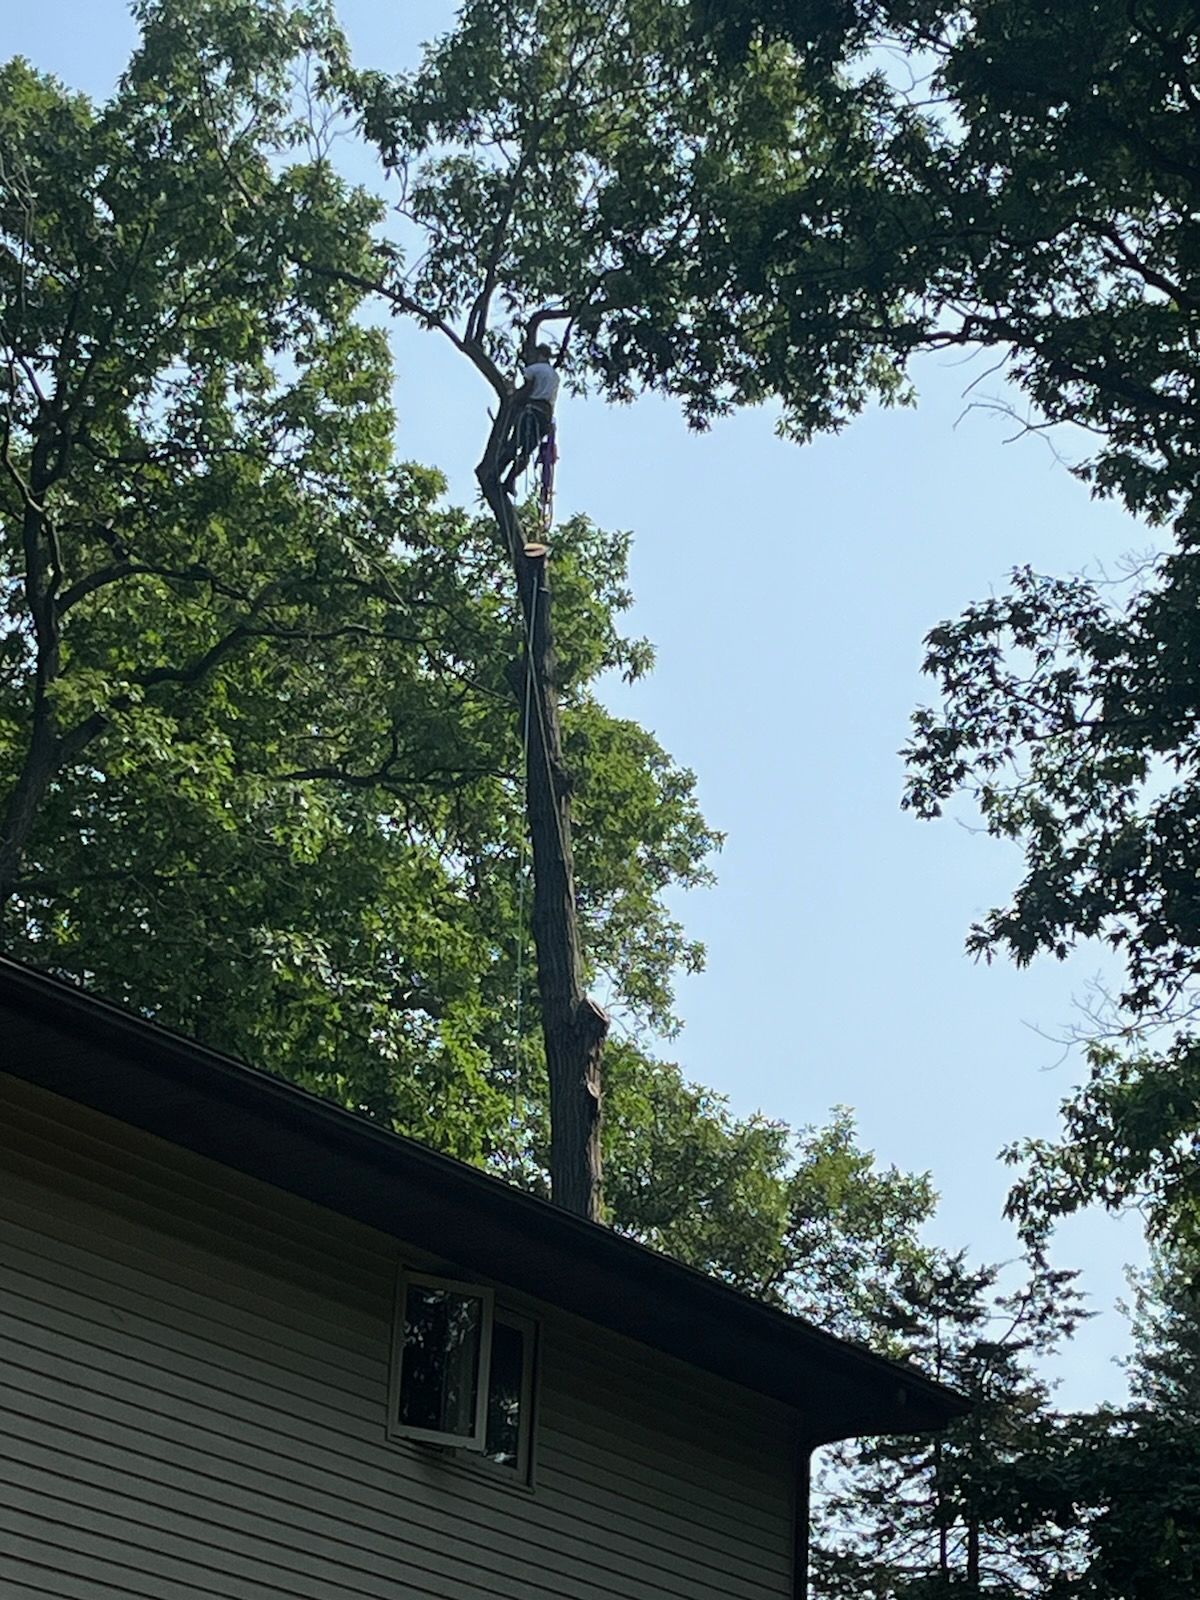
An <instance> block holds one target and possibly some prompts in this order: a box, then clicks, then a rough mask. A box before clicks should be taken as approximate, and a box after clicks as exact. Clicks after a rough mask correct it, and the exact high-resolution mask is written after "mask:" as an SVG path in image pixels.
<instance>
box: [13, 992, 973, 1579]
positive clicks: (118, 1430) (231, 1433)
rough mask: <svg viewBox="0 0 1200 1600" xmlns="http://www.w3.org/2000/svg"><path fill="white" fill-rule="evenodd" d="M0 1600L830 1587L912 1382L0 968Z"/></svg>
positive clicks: (487, 1182)
mask: <svg viewBox="0 0 1200 1600" xmlns="http://www.w3.org/2000/svg"><path fill="white" fill-rule="evenodd" d="M0 1317H2V1318H3V1338H2V1340H0V1591H2V1593H3V1595H4V1600H33V1597H34V1596H37V1597H39V1600H40V1597H44V1596H51V1595H53V1596H70V1597H76V1600H118V1597H121V1600H124V1597H132V1596H143V1597H150V1600H212V1597H221V1600H282V1597H285V1596H286V1597H303V1600H358V1597H372V1600H383V1597H388V1600H396V1597H400V1596H403V1597H406V1600H407V1597H413V1600H426V1597H428V1600H477V1597H478V1600H493V1597H494V1600H561V1597H564V1596H570V1597H571V1600H709V1597H711V1600H717V1597H718V1596H720V1597H721V1600H767V1597H788V1600H791V1597H794V1596H796V1595H800V1594H803V1592H804V1584H805V1548H806V1522H807V1514H806V1507H807V1487H806V1484H807V1476H806V1475H807V1462H808V1457H809V1452H810V1451H811V1450H812V1448H813V1447H814V1446H815V1445H817V1444H819V1443H822V1442H826V1441H829V1440H833V1439H838V1438H842V1437H846V1436H849V1435H856V1434H870V1433H878V1432H913V1431H920V1430H926V1429H933V1428H938V1427H940V1426H942V1425H943V1424H945V1423H946V1422H947V1421H948V1420H949V1419H950V1418H951V1417H952V1416H954V1415H957V1414H959V1413H960V1412H962V1411H963V1410H964V1409H965V1405H964V1402H963V1401H962V1400H961V1399H960V1398H959V1397H958V1396H957V1395H955V1394H953V1393H952V1392H951V1391H949V1390H947V1389H945V1388H943V1387H942V1386H940V1385H939V1384H936V1383H933V1382H931V1381H930V1380H928V1379H927V1378H925V1377H923V1376H921V1374H919V1373H918V1372H916V1371H914V1370H912V1369H910V1368H908V1367H905V1366H902V1365H898V1364H896V1363H893V1362H889V1361H885V1360H881V1359H879V1358H878V1357H875V1356H873V1355H870V1354H868V1353H867V1352H865V1351H863V1350H861V1349H859V1348H857V1347H855V1346H853V1345H851V1344H848V1343H845V1342H843V1341H841V1340H839V1339H836V1338H833V1337H832V1336H830V1335H828V1334H825V1333H823V1332H821V1331H820V1330H819V1329H817V1328H815V1327H813V1326H811V1325H810V1324H808V1323H806V1322H804V1321H802V1320H801V1319H799V1318H797V1317H792V1316H788V1315H786V1314H784V1313H782V1312H780V1311H777V1310H774V1309H771V1308H769V1307H767V1306H764V1305H761V1304H759V1303H757V1302H755V1301H752V1300H750V1299H748V1298H746V1297H745V1296H743V1295H740V1294H738V1293H736V1292H734V1291H733V1290H731V1289H729V1288H728V1287H726V1286H725V1285H723V1284H721V1283H719V1282H716V1281H714V1280H711V1279H709V1278H706V1277H705V1276H703V1275H701V1274H700V1273H697V1272H693V1271H691V1270H690V1269H688V1268H686V1267H683V1266H681V1265H679V1264H678V1263H676V1262H674V1261H671V1260H669V1259H667V1258H665V1257H663V1256H660V1255H658V1254H655V1253H654V1252H653V1251H650V1250H647V1249H645V1248H643V1247H642V1246H640V1245H638V1244H636V1243H633V1242H631V1241H629V1240H627V1239H623V1238H620V1237H618V1236H617V1235H616V1234H614V1233H611V1232H609V1231H608V1230H606V1229H604V1228H601V1227H598V1226H596V1225H595V1224H592V1223H589V1222H585V1221H583V1220H581V1219H580V1218H577V1217H574V1216H571V1215H568V1214H566V1213H564V1212H562V1211H559V1210H557V1209H556V1208H555V1207H553V1206H551V1205H548V1204H546V1203H545V1202H542V1201H540V1200H537V1199H535V1198H532V1197H531V1196H528V1195H525V1194H522V1193H520V1192H518V1191H517V1190H514V1189H512V1188H510V1187H508V1186H506V1185H505V1184H503V1183H500V1182H498V1181H496V1180H495V1179H493V1178H490V1177H488V1176H486V1175H485V1174H483V1173H480V1172H477V1171H475V1170H473V1169H471V1168H469V1167H466V1166H464V1165H462V1164H461V1163H458V1162H455V1161H452V1160H449V1159H446V1158H445V1157H442V1156H439V1155H437V1154H435V1153H433V1152H432V1151H430V1150H428V1149H425V1148H423V1147H422V1146H420V1145H417V1144H415V1143H413V1142H411V1141H409V1140H406V1139H402V1138H398V1137H396V1136H395V1135H393V1134H390V1133H387V1132H385V1131H383V1130H381V1129H380V1128H378V1127H376V1126H374V1125H372V1124H371V1123H369V1122H368V1121H366V1120H364V1119H362V1118H358V1117H355V1116H353V1115H350V1114H348V1113H346V1112H344V1111H341V1110H339V1109H337V1108H336V1107H334V1106H331V1105H329V1104H326V1103H324V1102H323V1101H320V1100H318V1099H315V1098H314V1097H312V1096H310V1095H308V1094H305V1093H303V1092H302V1091H300V1090H298V1089H296V1088H293V1087H292V1086H290V1085H288V1084H286V1083H283V1082H281V1081H279V1080H278V1079H275V1078H273V1077H270V1076H267V1075H265V1074H263V1073H260V1072H256V1071H254V1070H252V1069H251V1068H249V1067H245V1066H242V1065H240V1064H239V1063H237V1062H235V1061H232V1060H229V1059H228V1058H225V1057H223V1056H220V1055H217V1054H215V1053H213V1052H212V1051H209V1050H206V1049H203V1048H201V1047H200V1046H198V1045H196V1044H194V1043H191V1042H189V1041H188V1040H186V1039H183V1038H181V1037H178V1036H176V1035H173V1034H171V1033H168V1032H166V1031H164V1030H162V1029H159V1028H157V1027H154V1026H151V1025H149V1024H147V1023H146V1022H144V1021H142V1020H140V1019H138V1018H136V1017H133V1016H131V1015H129V1014H127V1013H124V1012H122V1011H119V1010H117V1009H115V1008H114V1007H111V1006H108V1005H106V1004H104V1003H103V1002H101V1001H98V1000H96V999H93V998H91V997H90V996H88V995H85V994H83V993H81V992H80V991H79V990H77V989H75V988H73V987H71V986H69V985H65V984H62V983H59V982H56V981H54V980H52V979H49V978H46V977H44V976H42V975H39V974H37V973H34V972H33V971H31V970H29V969H28V968H25V967H22V966H19V965H16V964H14V963H11V962H0Z"/></svg>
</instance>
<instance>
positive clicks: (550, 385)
mask: <svg viewBox="0 0 1200 1600" xmlns="http://www.w3.org/2000/svg"><path fill="white" fill-rule="evenodd" d="M553 362H554V352H553V350H551V348H550V346H549V345H548V344H539V345H538V346H537V348H536V349H535V350H534V352H533V360H532V361H530V362H529V364H528V365H527V366H526V367H525V368H524V369H523V371H522V373H521V376H522V378H523V379H524V382H523V383H522V385H521V387H520V388H519V389H518V390H517V392H516V394H515V395H513V401H512V403H513V420H512V429H511V431H510V433H509V436H508V441H507V443H506V444H505V446H504V449H503V451H502V452H501V455H500V460H499V462H498V469H499V471H501V472H504V470H505V468H506V467H507V468H508V473H507V475H506V477H505V478H504V492H505V494H507V495H515V494H516V492H517V480H518V478H519V477H520V476H521V474H522V473H523V472H524V471H525V469H526V468H527V467H528V465H529V463H530V461H531V460H532V459H533V456H534V452H535V451H537V452H540V451H541V449H542V447H543V446H545V445H547V444H552V441H553V438H554V403H555V401H556V400H557V399H558V384H559V378H558V373H557V372H556V371H555V370H554V364H553Z"/></svg>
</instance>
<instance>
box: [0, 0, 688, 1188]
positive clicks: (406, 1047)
mask: <svg viewBox="0 0 1200 1600" xmlns="http://www.w3.org/2000/svg"><path fill="white" fill-rule="evenodd" d="M140 17H141V21H142V24H143V41H142V45H141V47H140V49H139V51H138V53H137V55H136V56H135V58H134V60H133V62H132V63H131V66H130V69H129V71H128V73H127V74H126V76H125V78H124V79H123V81H122V85H121V87H120V88H119V89H118V91H117V94H116V95H115V97H114V99H113V100H112V101H111V102H110V103H109V104H108V105H106V106H103V107H100V108H93V107H91V106H90V105H88V104H87V103H86V102H85V101H84V100H82V99H81V98H80V97H77V96H71V95H69V94H68V93H67V92H66V91H65V90H63V89H62V88H61V87H60V86H59V85H57V84H55V83H54V82H53V81H52V80H50V79H47V78H45V77H44V76H41V75H39V74H37V73H36V72H35V71H34V70H33V69H32V68H31V67H29V66H27V65H26V64H25V63H22V62H14V63H10V64H9V65H8V66H7V67H6V68H4V69H3V74H4V87H5V91H6V92H5V94H4V96H3V102H4V103H3V107H2V108H0V119H3V121H2V126H0V135H2V138H3V150H4V167H3V192H2V199H3V208H4V209H3V213H2V222H3V236H2V238H0V246H2V249H0V271H2V272H3V273H4V274H5V276H6V288H7V290H8V291H9V292H8V294H7V298H6V306H7V310H6V313H5V321H4V324H3V335H4V339H5V351H6V358H7V365H6V368H5V371H6V375H7V376H6V388H5V390H4V397H3V398H4V424H5V427H6V435H5V446H6V464H7V472H6V477H5V480H4V483H3V486H2V489H0V493H2V495H3V500H2V502H0V536H2V554H0V559H2V561H3V573H4V599H5V608H6V611H5V619H6V620H5V626H4V632H3V640H2V646H0V648H2V652H3V655H2V661H3V671H2V676H0V793H3V795H4V796H5V799H6V802H7V812H6V820H5V830H4V833H5V843H6V847H7V855H6V857H5V865H6V879H5V885H4V887H5V889H6V891H7V893H6V906H5V912H4V919H5V920H4V937H5V941H6V946H7V948H8V949H9V950H10V951H11V952H13V953H14V954H17V955H21V956H24V957H26V958H28V959H32V960H34V961H37V962H39V963H40V964H43V965H48V966H51V967H53V968H54V969H55V970H57V971H60V972H63V973H66V974H68V975H72V976H77V977H79V978H81V979H84V980H86V981H88V982H89V983H92V984H94V985H96V986H97V987H99V988H100V989H101V990H102V991H103V992H105V993H108V994H110V995H112V996H113V997H114V998H116V999H120V1000H125V1001H126V1002H128V1003H130V1004H133V1005H135V1006H137V1007H138V1008H140V1009H142V1010H143V1011H145V1012H147V1013H148V1014H151V1015H154V1016H156V1017H158V1018H159V1019H160V1020H163V1021H165V1022H168V1023H171V1024H173V1025H175V1026H178V1027H182V1028H185V1029H187V1030H188V1031H190V1032H192V1033H194V1034H197V1035H199V1036H201V1037H204V1038H206V1039H207V1040H208V1041H209V1042H211V1043H213V1044H215V1045H218V1046H221V1047H223V1048H226V1049H230V1050H234V1051H236V1052H238V1053H241V1054H245V1055H248V1056H250V1057H251V1058H253V1059H255V1060H256V1061H258V1062H259V1063H260V1064H262V1065H264V1066H267V1067H272V1068H275V1069H276V1070H283V1071H289V1072H290V1073H292V1075H294V1076H298V1077H300V1079H301V1081H303V1082H305V1083H307V1084H309V1085H310V1086H311V1087H315V1088H319V1089H321V1090H322V1091H323V1092H328V1093H332V1094H334V1095H336V1096H337V1097H338V1098H340V1099H342V1100H343V1101H344V1102H345V1103H347V1104H351V1105H354V1106H357V1107H360V1108H362V1109H364V1110H367V1111H369V1112H370V1113H371V1114H373V1115H376V1116H380V1117H383V1118H385V1119H387V1120H390V1121H392V1122H393V1123H395V1124H396V1125H398V1126H401V1127H403V1128H405V1129H407V1130H408V1131H409V1132H412V1133H415V1134H418V1135H420V1136H423V1137H426V1138H430V1139H432V1140H434V1141H436V1142H438V1143H440V1144H441V1145H443V1147H445V1148H448V1149H450V1150H453V1151H454V1152H455V1153H457V1154H460V1155H463V1156H466V1157H468V1158H471V1159H484V1158H487V1157H488V1156H489V1155H495V1156H496V1158H497V1159H501V1158H502V1157H503V1158H504V1159H507V1158H508V1152H509V1151H510V1149H511V1145H512V1142H513V1137H512V1130H511V1128H510V1126H509V1122H510V1114H509V1113H510V1107H511V1105H512V1093H513V1088H514V1085H513V1082H512V1072H513V1062H512V1040H513V1037H514V1028H515V1016H514V996H515V992H516V989H517V977H516V964H517V950H518V946H519V945H520V946H521V948H522V958H521V959H522V964H523V967H524V970H525V973H526V974H528V972H529V970H530V955H529V952H528V950H527V949H525V948H524V945H525V941H524V939H523V938H522V937H520V936H519V931H518V930H519V923H518V916H517V910H518V908H517V903H516V902H517V886H518V883H519V880H520V873H521V838H522V832H523V828H522V820H521V809H520V776H519V761H520V750H519V742H518V735H517V732H516V727H515V723H516V718H515V716H514V714H513V695H512V686H511V670H512V663H513V660H514V657H515V656H516V654H517V649H518V639H519V634H518V631H517V629H516V626H515V622H514V617H513V607H512V604H511V601H510V600H509V598H508V597H507V594H506V592H505V589H504V586H503V584H502V582H501V581H500V578H499V577H498V574H497V561H496V556H495V551H494V547H493V545H492V543H491V535H490V533H489V531H488V530H487V528H486V527H485V526H484V525H482V524H479V523H477V522H475V521H474V520H473V519H472V518H470V517H468V516H466V515H464V514H463V513H461V512H457V511H452V510H446V509H444V508H443V507H442V506H441V504H440V495H441V490H442V484H441V480H440V479H439V478H438V477H437V475H436V474H435V473H431V472H429V471H427V470H425V469H420V468H416V467H413V466H404V465H400V464H398V463H397V462H396V461H395V459H394V455H393V443H392V432H393V417H392V413H391V410H390V405H389V401H388V395H389V390H390V385H391V381H392V370H391V361H390V356H389V352H388V350H387V346H386V343H385V341H384V339H383V338H382V336H381V334H380V333H379V332H377V331H373V330H371V329H368V328H366V327H364V326H363V325H362V323H361V322H360V320H359V319H358V317H357V316H356V312H357V309H358V307H359V305H360V303H361V299H362V291H360V290H358V289H356V288H354V287H353V286H349V285H347V284H346V283H344V282H342V281H340V280H338V279H336V278H334V277H332V276H330V275H329V274H328V273H324V274H317V273H315V272H310V271H309V270H308V268H307V267H306V265H305V261H306V260H307V258H308V257H309V256H313V257H316V256H319V257H320V259H321V261H322V263H323V264H325V265H326V266H329V267H340V268H344V269H345V271H346V272H349V273H354V272H357V271H359V270H361V269H362V268H363V267H364V266H367V265H368V264H369V261H370V259H371V258H370V250H371V239H372V228H373V226H374V224H375V223H376V222H377V220H378V217H379V206H378V204H377V203H376V201H375V200H373V199H372V198H371V197H370V196H368V195H366V194H365V193H364V192H363V191H361V190H359V189H356V188H353V187H351V186H349V185H347V184H345V183H344V182H343V181H342V180H341V179H340V178H339V177H338V176H337V174H336V172H335V171H334V170H333V168H332V167H331V165H330V162H329V160H328V158H327V151H326V148H325V144H324V142H323V141H324V140H325V136H326V135H325V131H324V130H323V126H322V124H321V122H320V121H319V120H314V116H313V112H312V105H311V103H310V101H309V100H301V101H299V102H298V101H297V99H296V93H295V89H296V82H297V76H298V75H299V74H304V73H307V74H308V75H309V76H310V78H311V77H312V76H314V75H315V73H316V70H317V69H316V65H315V63H316V59H317V58H318V57H320V58H321V59H322V60H323V61H324V63H325V65H326V68H328V66H329V63H331V62H336V61H337V60H338V58H339V52H340V51H341V48H342V47H341V44H340V41H339V39H338V36H337V34H336V31H335V30H334V29H333V28H332V27H331V25H330V24H329V23H328V20H327V19H326V18H324V16H323V14H322V13H321V12H320V11H310V10H307V9H303V8H288V7H286V6H283V5H281V4H272V3H258V0H187V3H178V0H177V3H173V4H170V5H147V6H143V7H142V8H141V11H140ZM626 549H627V541H626V540H624V539H622V538H612V537H609V536H607V535H604V534H602V533H600V532H599V531H598V530H596V529H595V528H593V527H591V526H590V525H589V524H588V523H586V522H585V521H583V520H578V521H576V522H573V523H571V524H569V525H567V526H565V527H564V528H562V529H561V530H560V531H559V537H558V550H557V563H556V565H557V569H558V573H559V585H558V586H559V617H558V636H559V644H560V657H561V665H562V672H563V678H564V683H563V693H564V697H565V708H566V724H567V737H568V741H569V745H570V751H571V759H572V762H573V765H574V770H575V773H576V780H577V784H578V794H579V807H580V813H581V820H582V824H583V826H582V830H581V837H580V841H579V849H578V855H579V861H580V871H581V882H582V886H583V891H584V894H583V899H584V904H583V907H582V914H583V916H584V919H585V923H586V926H587V931H588V940H589V946H590V949H591V951H592V954H593V958H594V960H595V961H596V963H597V965H598V966H601V967H603V968H604V969H605V970H606V971H608V972H609V973H610V974H611V982H612V986H613V992H614V994H615V996H616V998H617V1000H618V1002H619V1003H620V1004H621V1005H622V1006H623V1007H625V1008H626V1009H627V1011H628V1013H629V1015H630V1016H631V1017H632V1019H634V1020H635V1021H637V1022H639V1023H641V1024H645V1025H648V1026H650V1027H652V1028H658V1029H666V1030H669V1029H670V1027H671V1025H672V1022H671V1016H670V986H671V980H672V974H673V972H674V971H675V969H676V968H677V967H678V966H680V965H683V966H695V965H696V964H697V963H698V962H699V961H700V959H701V952H700V951H699V949H698V947H697V946H695V945H694V944H693V943H692V942H691V941H689V940H687V939H686V938H685V937H684V935H683V933H682V931H681V929H680V928H679V925H678V923H677V921H676V919H675V918H674V917H673V916H672V915H671V914H670V913H669V912H668V911H667V909H666V907H665V904H664V901H663V898H662V895H663V891H664V890H665V889H666V888H667V887H668V886H671V885H676V884H688V883H695V882H702V881H704V880H705V878H706V875H707V867H706V865H705V862H706V857H707V856H708V855H709V853H710V852H711V850H712V849H713V847H714V845H715V844H716V842H717V841H716V838H715V836H714V835H713V834H712V833H711V831H710V830H709V829H708V828H707V827H706V826H705V824H704V822H703V819H702V818H701V817H700V815H699V812H698V810H697V808H696V805H695V800H694V793H693V790H694V783H693V780H692V778H691V776H690V774H688V773H686V772H684V771H682V770H681V769H679V768H678V767H676V765H675V764H674V763H673V762H672V761H671V760H670V758H669V756H667V755H666V753H665V752H664V751H663V750H662V749H661V748H660V747H659V746H658V744H657V743H656V742H655V741H654V740H653V739H652V737H651V736H650V735H648V734H647V733H646V732H645V731H644V730H642V729H640V728H638V727H637V726H636V725H634V724H632V723H629V722H626V721H620V720H617V719H614V718H612V717H610V716H609V715H608V714H607V713H606V712H605V711H604V710H603V708H602V707H601V706H600V705H599V703H598V701H597V700H596V699H595V697H594V695H593V693H592V692H591V689H590V687H589V685H590V684H591V683H592V682H593V681H594V680H595V679H596V678H597V677H598V676H599V675H600V674H602V673H604V672H606V671H611V670H617V671H622V672H625V673H627V674H631V675H634V674H636V673H638V672H640V671H642V670H644V669H645V667H646V666H647V665H648V663H649V659H650V655H649V651H648V648H647V647H646V646H645V645H644V644H643V643H642V642H640V641H637V640H630V639H628V638H626V637H625V636H624V635H623V633H622V632H621V630H620V628H619V626H618V623H617V616H618V614H619V612H620V610H622V609H623V608H624V607H626V606H627V605H628V603H629V597H628V593H627V590H626V588H625V586H624V584H625V562H626ZM535 1017H536V1005H535V1004H532V1003H529V1002H528V1000H527V1006H526V1015H525V1019H524V1023H525V1032H526V1033H527V1034H528V1033H529V1032H530V1031H531V1029H530V1022H531V1019H533V1018H535ZM531 1048H532V1047H530V1046H528V1045H527V1046H526V1049H527V1050H529V1049H531ZM534 1054H535V1059H534V1060H533V1061H532V1062H531V1063H530V1064H529V1070H528V1071H527V1073H526V1074H525V1083H526V1085H528V1084H529V1083H530V1082H531V1081H532V1079H533V1078H534V1076H535V1073H536V1065H537V1063H536V1052H534ZM529 1115H530V1117H531V1119H532V1120H533V1121H534V1122H535V1123H536V1113H535V1111H533V1110H530V1112H529Z"/></svg>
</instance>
